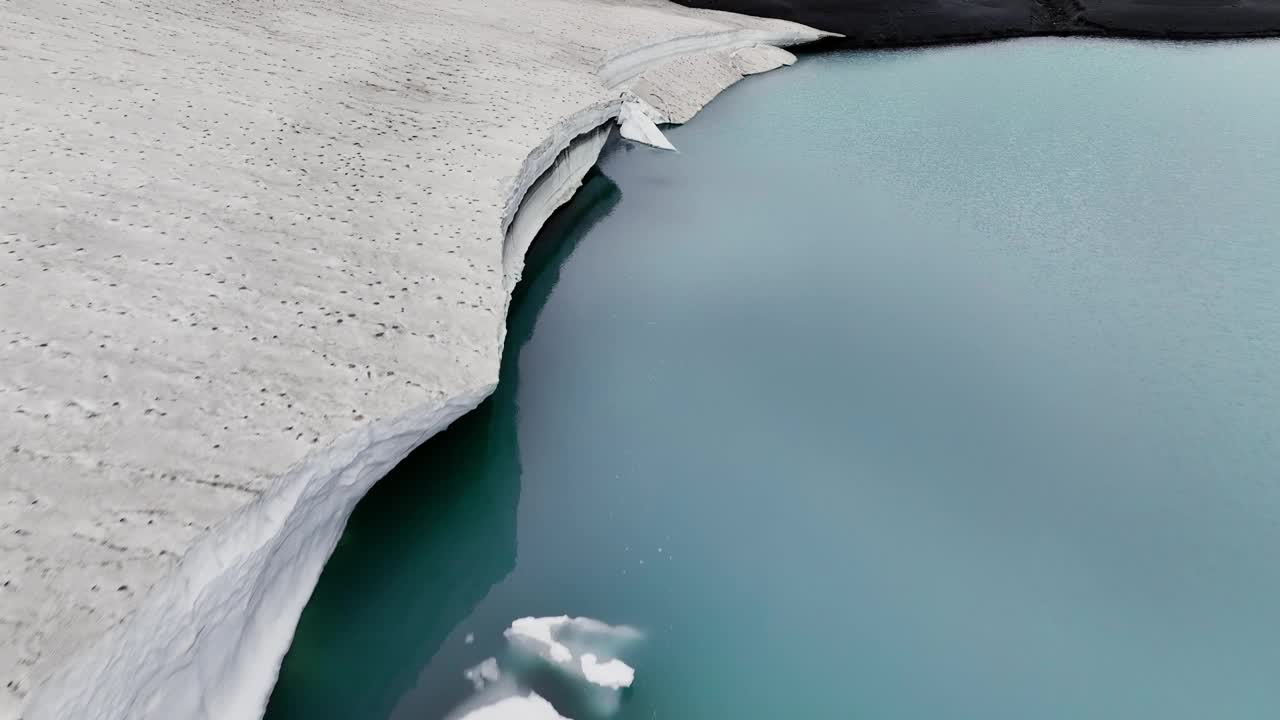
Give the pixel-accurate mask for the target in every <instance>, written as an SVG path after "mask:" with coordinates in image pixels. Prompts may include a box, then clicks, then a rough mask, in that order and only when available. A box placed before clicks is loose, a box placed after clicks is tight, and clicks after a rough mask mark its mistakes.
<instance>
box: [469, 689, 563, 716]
mask: <svg viewBox="0 0 1280 720" xmlns="http://www.w3.org/2000/svg"><path fill="white" fill-rule="evenodd" d="M458 720H569V718H566V717H565V716H563V715H561V714H560V713H558V712H556V709H555V708H554V707H552V706H551V703H549V702H547V701H546V700H543V699H542V696H540V695H538V694H537V693H534V692H531V693H529V694H528V695H512V696H511V697H506V698H503V699H501V700H499V701H497V702H494V703H491V704H489V705H484V706H481V707H478V708H476V709H475V710H472V711H470V712H468V713H467V714H466V715H463V716H462V717H461V718H459V719H458Z"/></svg>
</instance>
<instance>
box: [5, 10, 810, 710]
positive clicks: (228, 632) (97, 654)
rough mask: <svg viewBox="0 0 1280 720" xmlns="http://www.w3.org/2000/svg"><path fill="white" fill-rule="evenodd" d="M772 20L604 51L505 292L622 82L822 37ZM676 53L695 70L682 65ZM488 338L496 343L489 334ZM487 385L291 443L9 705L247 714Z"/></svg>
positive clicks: (656, 87) (513, 214)
mask: <svg viewBox="0 0 1280 720" xmlns="http://www.w3.org/2000/svg"><path fill="white" fill-rule="evenodd" d="M656 7H658V8H662V7H663V6H662V5H657V6H656ZM599 11H600V12H606V11H607V8H603V7H602V8H600V9H599ZM778 25H779V27H785V29H780V30H777V31H772V30H769V31H766V30H751V31H730V32H723V33H698V34H692V35H685V36H680V37H676V38H671V39H667V40H663V41H660V42H650V43H643V44H641V45H639V46H635V47H631V48H628V49H623V50H621V51H618V52H615V53H612V54H610V55H608V56H607V58H606V60H605V62H604V63H603V64H601V65H600V66H599V73H600V75H599V77H600V81H601V82H602V83H603V84H604V85H605V86H606V87H608V88H610V89H612V90H614V91H617V95H616V97H615V99H612V100H607V101H604V102H599V103H596V104H593V105H590V106H588V107H585V108H582V109H580V110H578V111H577V112H575V113H572V114H570V115H569V116H567V117H566V118H565V119H564V120H563V121H561V122H560V123H559V124H557V125H556V126H555V129H554V130H553V132H552V133H551V134H550V135H549V136H548V137H547V138H546V140H545V141H544V142H543V143H541V144H540V145H539V146H538V147H537V148H536V149H535V150H534V151H533V152H532V153H530V154H529V156H528V157H527V158H526V159H525V161H524V163H523V165H522V168H521V171H520V173H519V174H518V175H517V176H516V178H515V179H514V181H513V182H512V183H511V184H510V187H509V191H508V193H507V202H506V204H505V208H504V211H503V212H502V220H501V222H502V233H501V236H502V237H503V238H504V247H503V258H502V262H503V276H504V285H505V287H506V291H507V295H508V298H509V296H510V292H511V289H512V288H513V287H514V285H515V283H516V282H518V280H519V277H520V272H521V269H522V265H523V257H524V253H525V250H526V249H527V248H528V245H529V243H530V242H531V241H532V239H533V236H534V235H535V234H536V232H537V229H538V228H539V227H540V226H541V225H542V223H543V222H544V221H545V219H546V218H547V217H548V216H549V215H550V213H551V212H552V211H554V209H555V208H556V207H557V206H559V205H560V204H562V203H563V202H565V201H566V200H568V199H569V197H571V196H572V194H573V192H574V191H575V190H576V189H577V187H578V186H579V185H580V183H581V180H582V177H583V175H584V174H585V173H586V171H587V170H588V169H589V168H590V167H591V166H592V165H593V164H594V163H595V161H596V159H597V158H598V155H599V152H600V149H601V147H602V146H603V143H604V140H605V138H606V137H607V136H608V133H609V131H610V128H612V126H613V125H614V124H615V123H616V122H617V120H618V117H619V115H620V114H621V113H623V112H624V111H623V103H622V93H623V91H624V90H625V91H632V90H634V91H635V93H636V96H637V97H640V98H644V99H645V100H646V102H650V103H652V102H654V101H655V99H657V98H656V97H655V93H659V92H661V93H662V94H663V95H665V97H663V98H661V99H659V100H658V102H659V104H660V105H663V106H665V109H663V108H659V109H657V110H652V112H654V113H661V114H662V115H661V118H662V119H666V120H680V121H683V120H684V119H687V117H688V116H691V115H692V113H693V112H696V111H697V109H698V108H700V107H701V106H702V105H703V104H704V103H705V102H707V101H709V100H710V99H711V98H712V97H714V95H715V94H717V93H719V92H720V91H721V90H723V89H724V88H725V87H728V85H730V84H732V83H733V82H736V81H737V80H738V79H741V77H743V75H745V74H748V72H747V71H748V70H750V71H751V72H759V71H761V70H760V68H761V67H762V66H763V65H767V64H768V63H769V62H774V61H776V62H777V64H775V65H774V67H776V66H778V65H781V64H784V62H783V61H784V60H785V58H782V57H781V56H777V55H772V58H771V59H770V58H764V59H763V62H757V61H753V63H752V64H751V65H750V66H749V67H746V66H742V65H741V56H739V57H738V58H737V59H735V57H734V56H733V55H732V51H734V50H742V49H744V48H756V47H758V46H760V45H762V44H763V45H773V44H776V45H790V44H795V43H800V42H808V41H812V40H815V39H818V38H819V37H822V36H823V35H825V33H820V32H817V31H812V30H809V29H807V28H801V27H799V26H792V25H786V24H778ZM757 60H760V58H757ZM690 67H693V68H694V69H695V70H697V71H698V72H696V73H695V75H694V76H692V77H690V75H689V69H690ZM677 77H678V78H680V81H679V82H673V79H674V78H677ZM690 82H692V84H689V83H690ZM673 103H674V104H673ZM637 108H639V105H638V104H636V105H634V106H633V107H632V110H636V109H637ZM626 112H628V113H630V112H631V110H628V111H626ZM628 117H629V118H630V119H632V120H634V119H635V118H634V116H631V115H629V116H628ZM649 119H650V120H652V118H649ZM625 122H626V119H624V123H625ZM655 129H656V128H655ZM504 325H505V324H504ZM496 347H497V348H498V351H499V352H500V349H501V343H500V342H499V343H498V344H497V345H496ZM495 375H496V373H495ZM495 384H496V377H494V378H492V380H491V381H489V382H484V383H481V384H478V385H475V386H473V387H471V388H469V389H467V390H464V391H462V392H459V393H457V394H454V395H453V396H452V397H449V398H448V399H447V400H445V401H443V402H440V403H435V404H431V405H426V406H421V407H417V408H415V409H413V410H410V411H408V412H405V413H403V414H400V415H398V416H396V417H394V418H390V419H384V420H379V421H376V422H372V423H370V424H368V425H366V426H364V427H359V428H357V429H355V430H352V431H349V432H347V433H345V434H343V435H341V436H340V437H339V438H338V439H337V440H335V441H333V442H332V443H330V444H329V445H328V446H326V447H325V448H324V449H322V450H318V451H313V452H311V453H309V454H307V455H306V456H305V457H304V458H303V459H302V460H301V461H300V462H298V463H297V464H296V465H295V466H294V467H293V468H292V469H290V470H289V471H288V472H287V473H285V474H284V475H283V476H281V477H279V478H278V479H277V480H275V481H274V482H273V483H272V484H271V485H270V487H269V488H268V489H266V490H265V491H264V492H263V493H262V494H261V495H259V496H258V498H257V499H255V500H253V501H252V502H250V503H249V504H248V505H246V506H244V507H242V508H241V509H240V510H239V511H237V512H235V513H234V514H232V515H231V516H229V517H228V518H227V519H226V520H224V521H223V522H221V523H220V524H218V525H217V526H215V527H214V528H213V529H212V530H211V531H209V532H208V533H206V534H205V535H204V536H203V537H201V538H200V539H199V540H198V541H197V542H196V543H195V544H194V545H193V546H192V547H191V548H190V550H189V551H188V552H187V553H186V554H185V556H184V557H183V559H182V561H181V562H180V564H179V565H178V566H177V568H176V570H175V571H174V572H172V573H171V574H170V575H168V576H167V577H166V578H164V579H163V580H161V581H160V582H159V583H157V584H156V585H155V586H154V587H153V588H151V590H150V592H149V593H148V594H147V595H146V597H145V599H143V600H142V602H141V603H140V605H139V606H138V607H137V609H136V610H135V611H134V612H133V613H132V614H131V615H129V616H128V617H126V618H125V619H124V620H123V621H122V622H121V623H120V624H118V625H116V626H115V627H113V628H112V629H111V630H109V631H108V632H107V633H106V634H105V635H103V636H102V637H101V638H100V639H99V640H97V641H96V642H94V643H92V644H91V645H90V646H88V647H86V648H85V649H84V650H83V651H82V652H80V653H79V655H78V656H76V657H75V659H74V660H73V661H72V662H71V663H69V664H68V665H66V666H64V667H62V668H61V669H60V670H58V671H56V672H55V673H54V674H53V675H52V676H50V677H49V678H48V680H47V681H45V682H44V683H43V684H42V685H41V686H39V687H38V688H37V689H36V691H35V692H34V693H33V694H32V695H31V696H30V697H29V698H28V702H27V704H26V710H25V714H24V716H23V717H24V718H25V719H26V720H66V719H68V718H77V719H82V718H83V719H90V718H99V719H102V720H143V719H149V718H164V719H165V720H170V719H184V718H193V719H196V718H198V719H201V720H229V719H233V718H234V719H235V720H250V719H252V718H257V717H260V716H261V714H262V712H263V709H264V708H265V704H266V701H267V699H268V698H269V696H270V692H271V689H272V687H273V685H274V683H275V678H276V674H277V672H278V669H279V663H280V661H281V659H282V658H283V656H284V654H285V652H286V651H287V650H288V647H289V644H290V642H291V640H292V636H293V632H294V628H295V626H296V623H297V620H298V618H299V616H300V615H301V612H302V609H303V607H304V606H305V604H306V602H307V599H308V598H309V596H310V594H311V591H312V589H313V588H314V587H315V584H316V581H317V579H318V577H319V575H320V572H321V570H322V568H323V565H324V563H325V561H326V560H327V559H328V557H329V555H330V554H331V552H332V550H333V548H334V546H335V545H336V543H337V540H338V538H339V536H340V535H341V533H342V530H343V527H344V526H345V524H346V521H347V518H348V517H349V515H350V513H351V511H352V509H353V508H354V507H355V505H356V503H357V502H358V501H359V500H360V498H361V497H363V495H364V494H365V493H366V492H367V491H368V489H369V488H370V487H371V486H372V485H373V483H375V482H376V481H377V480H378V479H380V478H381V477H383V476H384V475H385V474H386V472H387V471H388V470H390V469H391V468H392V467H394V466H395V464H396V463H398V462H399V461H400V460H402V459H403V458H404V457H405V456H406V455H407V454H408V453H409V452H410V451H412V450H413V449H414V448H415V447H417V446H418V445H420V444H421V443H423V442H424V441H426V440H427V439H428V438H429V437H431V436H432V435H434V434H435V433H437V432H439V431H441V430H443V429H444V428H445V427H447V426H448V425H449V424H450V423H451V422H453V421H454V420H455V419H457V418H458V417H460V416H461V415H463V414H464V413H466V412H468V411H470V410H471V409H473V408H474V407H476V406H477V405H478V404H479V403H480V402H481V401H482V400H483V399H484V398H485V397H487V396H488V395H489V394H490V393H491V392H492V391H493V389H494V386H495ZM2 710H3V709H2V708H0V712H2Z"/></svg>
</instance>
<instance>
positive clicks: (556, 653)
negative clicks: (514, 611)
mask: <svg viewBox="0 0 1280 720" xmlns="http://www.w3.org/2000/svg"><path fill="white" fill-rule="evenodd" d="M568 622H569V616H568V615H561V616H559V617H543V618H535V617H525V618H520V619H518V620H516V621H515V622H513V623H511V627H509V628H507V629H506V630H505V631H504V632H503V633H502V634H503V635H506V636H507V639H509V640H513V641H514V640H524V641H526V643H527V644H531V645H532V646H534V647H535V648H536V649H537V651H538V654H539V655H542V656H543V657H545V658H547V659H548V660H551V661H552V662H557V663H561V664H564V663H568V662H571V661H572V660H573V653H572V652H571V651H570V650H569V648H568V647H566V646H565V645H563V644H561V643H559V642H557V641H556V640H555V638H554V637H552V632H553V631H554V630H556V629H557V628H559V627H560V626H562V625H564V624H566V623H568Z"/></svg>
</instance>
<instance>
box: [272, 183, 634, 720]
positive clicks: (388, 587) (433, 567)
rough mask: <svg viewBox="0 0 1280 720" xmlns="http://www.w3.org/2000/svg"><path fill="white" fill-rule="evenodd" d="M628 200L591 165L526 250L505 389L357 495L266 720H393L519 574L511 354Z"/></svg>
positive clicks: (516, 446)
mask: <svg viewBox="0 0 1280 720" xmlns="http://www.w3.org/2000/svg"><path fill="white" fill-rule="evenodd" d="M621 197H622V195H621V192H620V191H619V190H618V187H617V186H616V185H615V184H614V183H613V182H612V181H611V180H609V178H607V177H605V176H604V175H603V174H601V173H600V172H599V171H598V170H595V169H592V170H591V172H590V173H589V174H588V175H587V177H586V179H585V180H584V183H583V187H582V189H581V190H579V191H578V193H577V195H575V196H574V198H573V200H572V201H571V202H570V203H569V204H567V205H565V206H564V207H562V208H561V209H560V210H558V211H557V212H556V213H555V214H554V215H553V216H552V217H551V218H550V219H549V220H548V221H547V223H546V225H545V226H544V227H543V229H542V231H541V232H539V234H538V238H537V240H535V242H534V244H533V245H532V247H531V248H530V250H529V254H528V257H527V260H526V269H525V274H524V280H523V281H522V282H521V284H520V285H519V287H518V288H517V290H516V293H515V296H514V297H513V299H512V306H511V313H510V315H509V318H508V334H507V342H506V349H505V352H504V356H503V360H502V377H501V381H500V383H499V385H498V388H497V391H496V392H495V393H494V395H493V396H492V397H490V398H489V399H488V400H486V401H485V402H484V403H482V404H481V405H480V407H478V408H477V409H476V410H474V411H473V412H471V413H470V414H468V415H466V416H464V417H463V418H461V419H459V420H458V421H457V422H455V423H454V424H453V425H452V426H451V427H449V428H448V430H446V431H445V432H443V433H441V434H439V435H437V436H435V437H434V438H432V439H431V440H429V441H428V442H427V443H425V444H424V445H423V446H422V447H420V448H418V450H416V451H415V452H413V453H412V454H411V455H409V457H407V458H406V459H405V460H404V462H402V463H400V465H398V466H397V467H396V468H395V469H394V470H392V471H391V473H389V474H388V475H387V477H386V478H384V479H383V480H382V481H381V482H379V483H378V484H377V485H375V486H374V488H373V490H372V491H371V492H370V493H369V494H368V496H366V497H365V499H364V500H362V501H361V502H360V504H359V506H358V507H357V508H356V510H355V512H354V513H353V514H352V516H351V519H350V521H349V522H348V524H347V528H346V531H345V532H344V534H343V536H342V539H341V540H340V541H339V542H338V546H337V548H336V550H335V551H334V554H333V557H332V558H331V559H330V560H329V563H328V564H327V565H326V566H325V569H324V573H323V574H322V575H321V577H320V581H319V584H318V585H317V587H316V590H315V592H314V593H313V595H312V597H311V600H310V602H309V603H308V604H307V607H306V609H305V610H304V611H303V614H302V618H301V620H300V621H299V623H298V628H297V634H296V636H295V637H294V642H293V646H292V647H291V648H290V650H289V654H288V655H287V656H286V657H285V659H284V663H283V665H282V667H281V669H280V678H279V681H278V684H277V686H276V688H275V691H274V693H273V694H272V696H271V700H270V702H269V704H268V706H267V712H266V717H267V718H268V720H288V719H292V718H307V719H308V720H318V719H324V718H342V720H356V719H358V718H378V719H381V718H386V717H388V716H389V715H390V714H391V712H392V710H393V709H394V708H395V705H396V703H397V701H398V700H399V699H400V697H401V696H402V695H404V694H405V693H406V692H407V691H408V690H409V689H411V688H412V687H413V686H414V683H415V681H416V679H417V675H418V672H419V670H420V669H421V668H422V667H424V666H425V665H426V664H427V663H428V662H429V661H430V660H431V658H432V656H433V655H434V654H435V653H436V651H437V650H438V649H439V647H440V645H441V643H443V642H444V640H445V639H446V638H447V637H448V635H449V633H450V632H451V631H452V630H453V628H454V627H455V626H456V625H457V624H458V623H459V622H462V621H463V620H464V619H466V617H467V616H468V615H469V614H470V613H471V612H472V610H473V609H474V608H475V607H476V605H477V604H479V602H480V601H481V600H483V599H484V597H485V595H486V594H487V593H488V592H489V590H490V588H492V587H493V586H494V585H495V584H497V583H498V582H500V581H501V580H502V579H503V578H504V577H506V576H507V574H508V573H509V572H511V570H512V569H513V568H514V567H515V562H516V510H517V506H518V503H519V499H520V454H519V438H518V436H517V424H516V392H515V391H516V382H517V362H516V360H517V358H518V356H519V353H520V350H521V348H522V347H523V346H524V344H525V342H526V341H527V340H528V339H529V337H530V336H531V335H532V333H533V328H534V325H535V324H536V322H537V319H538V314H539V313H540V312H541V310H542V307H543V305H544V303H545V302H546V300H547V298H548V297H549V296H550V294H551V291H552V289H553V288H554V287H555V285H556V283H557V281H558V280H559V277H560V267H561V264H562V263H563V262H564V261H565V259H566V258H568V257H569V255H571V254H572V252H573V250H574V247H575V246H576V245H577V243H578V241H579V240H580V239H581V238H582V237H583V236H584V235H585V234H586V232H587V231H588V230H589V229H590V228H591V226H592V225H594V224H595V223H596V222H597V221H598V220H599V219H601V218H603V217H604V216H605V215H607V214H608V213H609V211H610V210H611V209H612V208H613V207H614V206H615V205H616V204H617V203H618V201H619V199H620V198H621Z"/></svg>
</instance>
